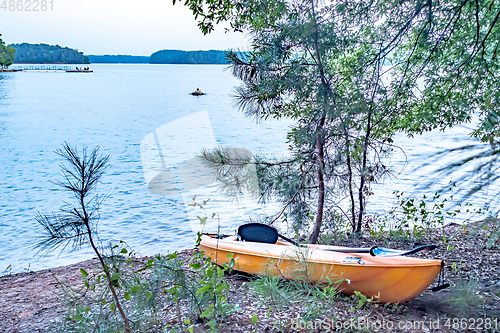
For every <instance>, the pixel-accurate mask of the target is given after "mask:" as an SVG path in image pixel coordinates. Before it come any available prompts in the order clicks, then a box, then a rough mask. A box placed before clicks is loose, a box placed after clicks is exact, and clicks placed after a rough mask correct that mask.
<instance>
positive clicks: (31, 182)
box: [0, 64, 481, 272]
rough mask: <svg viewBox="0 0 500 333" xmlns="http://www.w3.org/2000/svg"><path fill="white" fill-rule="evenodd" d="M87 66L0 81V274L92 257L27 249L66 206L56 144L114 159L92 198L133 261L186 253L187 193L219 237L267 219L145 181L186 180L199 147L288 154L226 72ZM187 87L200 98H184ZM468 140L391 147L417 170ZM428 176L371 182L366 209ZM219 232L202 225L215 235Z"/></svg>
mask: <svg viewBox="0 0 500 333" xmlns="http://www.w3.org/2000/svg"><path fill="white" fill-rule="evenodd" d="M91 67H92V69H93V70H94V73H85V74H83V73H64V72H18V73H0V127H1V131H0V149H1V155H0V167H1V171H0V231H1V234H0V250H1V253H2V255H1V256H0V272H1V271H3V270H4V269H5V268H6V267H7V266H9V265H12V271H14V272H19V271H22V270H24V269H31V270H37V269H43V268H48V267H55V266H60V265H64V264H69V263H73V262H77V261H81V260H84V259H87V258H89V257H92V256H93V254H92V253H91V252H90V251H89V250H88V249H82V250H78V251H74V252H72V253H67V252H64V253H62V254H59V252H56V253H54V254H51V255H47V256H45V257H42V258H39V257H34V255H35V252H34V250H33V249H30V248H29V245H30V244H32V243H33V242H34V241H35V240H36V238H37V237H38V236H39V235H40V232H41V227H40V226H39V225H38V224H37V223H36V221H35V219H34V216H35V214H36V213H37V212H47V213H50V212H53V211H57V209H58V208H59V207H61V205H62V204H63V202H62V200H65V199H68V196H67V194H65V193H63V192H61V191H59V190H58V188H57V186H55V185H54V184H53V183H51V181H54V180H58V179H61V178H60V175H59V172H60V168H59V164H60V162H61V160H60V159H59V158H58V157H57V155H56V154H55V153H54V151H55V150H56V149H58V148H61V146H62V144H63V143H64V142H68V143H70V144H72V145H76V146H78V147H80V148H81V147H82V146H83V145H87V146H89V147H94V146H96V145H99V146H100V147H101V151H102V152H103V153H104V154H109V155H110V156H111V161H110V165H111V166H110V169H109V170H108V171H107V173H106V175H105V177H104V178H103V184H102V185H101V186H100V190H101V193H107V194H109V198H108V199H107V201H106V202H105V203H104V204H103V205H102V207H101V213H102V215H101V221H100V224H99V230H100V236H101V241H102V242H103V243H106V242H108V241H109V240H124V241H126V242H127V243H128V244H129V245H130V246H131V247H132V248H133V249H134V250H136V251H137V252H139V253H140V254H142V255H152V254H156V253H159V252H161V253H166V252H169V251H174V250H178V249H184V248H189V247H192V246H193V244H194V240H195V233H194V232H193V229H196V228H195V226H194V224H195V223H194V224H193V220H194V221H196V215H199V214H201V213H203V212H202V211H201V210H200V211H193V209H192V208H191V207H189V206H186V203H189V202H190V200H191V199H190V198H191V197H193V196H194V195H195V194H196V195H197V196H198V200H200V199H208V198H210V199H211V201H210V202H208V203H207V210H206V212H205V213H209V215H210V216H211V213H212V212H216V213H219V216H220V221H221V222H220V225H221V226H222V227H223V228H224V230H226V231H231V230H234V229H236V228H237V226H238V225H239V224H241V223H243V222H244V221H248V219H249V215H252V216H253V215H265V214H272V213H274V212H275V211H276V210H277V209H278V206H277V205H276V204H269V205H267V206H258V205H255V204H253V203H252V202H251V200H248V201H245V200H244V201H243V202H242V203H240V205H237V204H236V203H231V202H227V200H226V199H225V198H224V197H223V196H221V195H220V194H218V192H217V189H216V187H215V186H213V185H210V184H208V183H206V182H203V181H202V180H199V179H198V180H197V181H199V182H200V183H199V184H195V185H193V184H192V183H190V185H189V186H187V187H186V189H185V191H181V192H179V193H178V194H177V195H176V194H175V193H174V194H172V193H170V194H171V195H168V196H165V195H160V194H162V193H156V192H155V191H154V190H153V191H152V190H151V182H153V179H154V178H155V177H157V176H158V174H159V173H160V172H161V171H162V170H163V171H165V170H167V169H168V170H174V171H175V172H173V173H168V172H166V173H165V177H167V178H168V177H170V179H171V180H172V179H174V180H175V179H176V177H178V175H179V174H180V173H181V171H182V170H184V171H183V172H184V173H185V174H186V173H189V170H191V168H193V170H194V169H195V168H196V166H195V165H194V164H192V158H193V157H194V156H195V155H196V154H197V153H198V151H199V150H201V149H202V148H203V147H206V148H211V147H213V146H214V145H219V146H224V147H231V148H240V149H245V151H249V152H253V153H256V152H260V153H263V154H265V155H268V156H280V155H284V154H286V149H287V146H286V142H285V138H286V132H287V130H288V128H289V123H287V122H264V123H261V124H255V123H254V122H253V121H252V120H250V119H247V118H245V117H244V116H243V115H242V113H240V112H239V111H238V110H237V109H236V108H235V107H234V106H233V104H232V103H233V100H232V98H231V95H232V94H233V93H234V87H235V86H236V85H238V81H237V80H236V79H235V78H233V77H232V76H231V74H230V73H229V72H228V71H225V68H226V67H225V66H220V65H212V66H209V65H135V64H134V65H118V64H117V65H114V64H113V65H109V64H106V65H104V64H102V65H100V64H95V65H92V66H91ZM196 88H200V89H202V90H204V91H206V92H207V95H205V96H191V95H189V94H188V93H189V92H191V91H194V90H195V89H196ZM467 133H468V129H467V128H464V127H457V128H455V129H453V130H452V131H448V132H446V133H439V132H436V133H430V134H426V135H425V136H423V137H417V138H413V139H410V138H406V137H405V136H403V135H398V136H397V142H398V143H399V144H400V145H401V146H402V147H403V148H404V150H405V152H406V155H407V158H408V161H409V163H410V166H415V165H418V164H419V163H422V162H423V161H425V160H426V159H427V157H428V155H429V154H430V153H431V152H433V151H438V150H439V149H442V148H450V147H453V146H457V145H460V144H463V143H464V142H470V139H468V136H467ZM405 159H406V156H405V155H404V154H401V153H396V154H395V155H394V157H393V158H392V163H393V164H394V166H395V167H396V169H398V170H400V169H401V167H402V165H403V163H404V161H405ZM443 163H444V162H443ZM162 168H163V169H162ZM429 170H431V169H429V168H417V169H416V168H412V167H407V168H406V169H405V170H404V171H403V172H402V173H401V174H399V176H398V179H396V180H393V181H390V182H386V183H385V184H376V185H375V186H374V191H375V196H374V197H373V198H371V199H370V200H371V202H372V203H373V207H376V210H377V211H382V210H385V209H389V208H390V203H392V202H393V201H394V200H393V196H392V194H391V193H392V191H393V190H395V189H398V190H405V191H410V192H411V191H413V190H414V185H416V184H420V183H421V182H422V177H425V175H426V173H428V172H430V171H429ZM184 183H185V182H184ZM382 185H384V186H382ZM148 186H149V187H150V188H149V190H148ZM436 186H437V185H436ZM433 190H434V188H431V189H429V191H433ZM477 200H478V202H480V200H481V198H478V199H477ZM217 224H218V223H217ZM217 224H214V222H213V223H212V224H211V228H212V230H213V228H214V226H215V227H218V225H217ZM208 229H209V228H208Z"/></svg>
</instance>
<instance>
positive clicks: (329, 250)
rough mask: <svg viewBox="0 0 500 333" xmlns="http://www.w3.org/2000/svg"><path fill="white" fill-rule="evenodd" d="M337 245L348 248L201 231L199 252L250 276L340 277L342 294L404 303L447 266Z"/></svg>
mask: <svg viewBox="0 0 500 333" xmlns="http://www.w3.org/2000/svg"><path fill="white" fill-rule="evenodd" d="M335 249H338V250H339V251H340V250H341V249H342V250H343V251H345V248H341V247H336V246H329V245H316V244H309V245H303V247H297V246H295V245H293V244H290V243H287V242H280V241H277V242H276V243H260V242H248V241H239V240H238V238H237V236H228V237H225V238H216V237H215V236H213V235H203V236H202V238H201V243H200V250H201V251H204V253H205V256H206V257H208V258H210V259H211V260H212V261H213V262H214V263H216V264H224V263H227V262H229V261H230V260H231V257H232V258H234V260H235V267H234V268H235V269H236V270H239V271H242V272H246V273H250V274H257V275H267V276H281V277H283V278H285V279H290V280H303V281H307V282H310V283H328V282H329V281H331V282H337V281H340V285H339V289H340V290H341V291H342V293H344V294H346V295H353V294H354V291H358V292H361V293H362V294H363V295H365V296H368V297H372V296H373V297H374V299H375V300H378V301H380V302H383V303H398V302H405V301H407V300H409V299H412V298H414V297H416V296H418V295H420V293H422V291H424V290H425V289H426V288H427V287H429V286H430V285H431V283H432V282H433V281H434V280H435V279H436V277H437V276H438V275H439V273H440V271H441V268H442V265H444V262H443V261H441V260H427V259H418V258H410V257H403V256H393V257H377V256H372V255H371V254H370V253H348V252H336V251H335ZM353 250H354V249H353ZM231 254H234V255H232V256H231Z"/></svg>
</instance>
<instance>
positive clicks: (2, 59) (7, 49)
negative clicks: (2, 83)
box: [0, 34, 16, 68]
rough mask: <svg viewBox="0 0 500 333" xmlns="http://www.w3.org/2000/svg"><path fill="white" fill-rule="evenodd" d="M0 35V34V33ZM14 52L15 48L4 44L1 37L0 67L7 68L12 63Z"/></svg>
mask: <svg viewBox="0 0 500 333" xmlns="http://www.w3.org/2000/svg"><path fill="white" fill-rule="evenodd" d="M1 36H2V34H0V37H1ZM15 53H16V49H15V48H14V47H12V46H11V45H5V43H4V41H3V40H2V38H0V68H7V67H9V66H10V65H12V62H13V61H14V54H15Z"/></svg>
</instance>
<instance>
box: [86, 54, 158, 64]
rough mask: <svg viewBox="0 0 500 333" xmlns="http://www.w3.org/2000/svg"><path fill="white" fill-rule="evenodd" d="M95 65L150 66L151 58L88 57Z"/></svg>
mask: <svg viewBox="0 0 500 333" xmlns="http://www.w3.org/2000/svg"><path fill="white" fill-rule="evenodd" d="M87 57H88V58H89V60H90V62H91V63H93V64H96V63H97V64H149V56H133V55H122V54H118V55H109V54H105V55H87Z"/></svg>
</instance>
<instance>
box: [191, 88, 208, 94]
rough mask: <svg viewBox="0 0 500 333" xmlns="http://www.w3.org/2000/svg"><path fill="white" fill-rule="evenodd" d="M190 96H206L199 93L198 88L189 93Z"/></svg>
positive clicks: (201, 92)
mask: <svg viewBox="0 0 500 333" xmlns="http://www.w3.org/2000/svg"><path fill="white" fill-rule="evenodd" d="M189 94H190V95H193V96H202V95H206V93H204V92H203V91H201V90H200V89H199V88H196V90H195V91H193V92H192V93H189Z"/></svg>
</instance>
